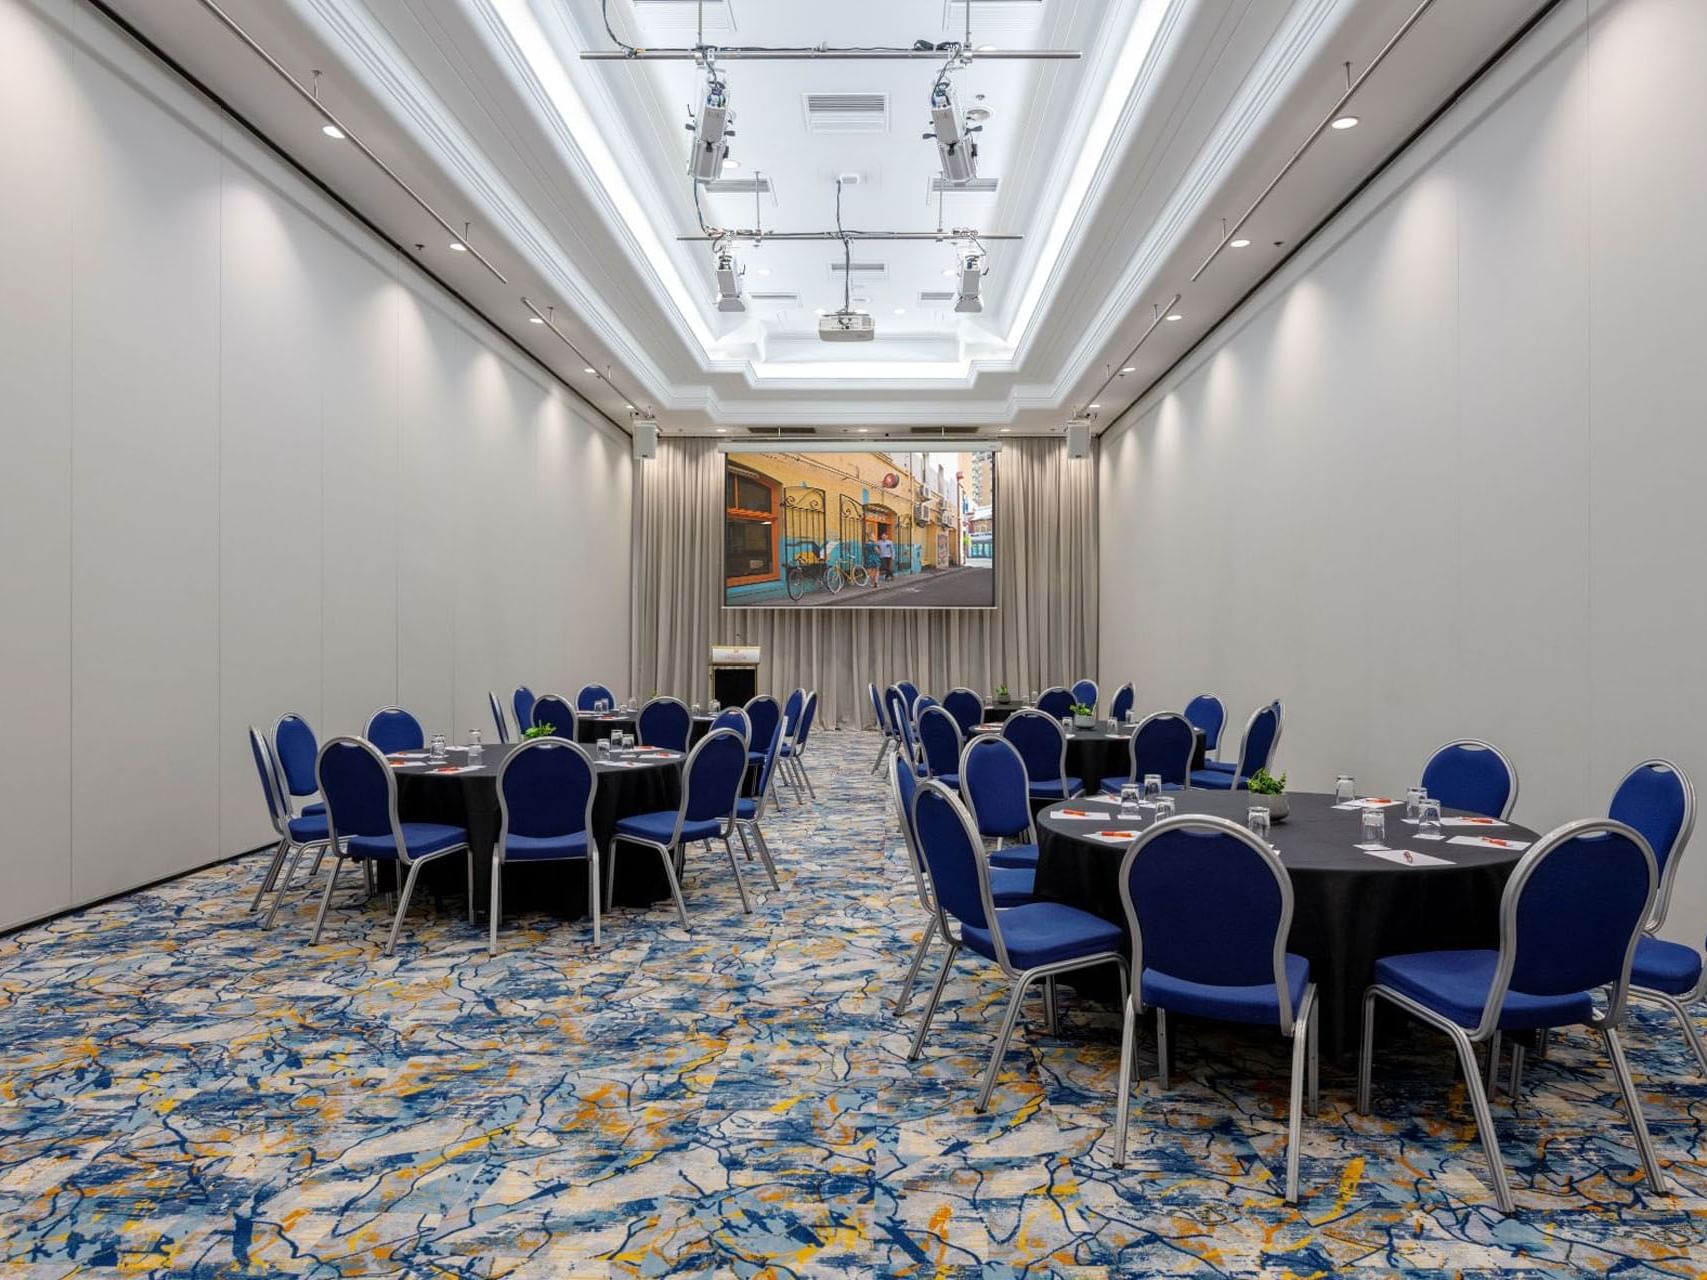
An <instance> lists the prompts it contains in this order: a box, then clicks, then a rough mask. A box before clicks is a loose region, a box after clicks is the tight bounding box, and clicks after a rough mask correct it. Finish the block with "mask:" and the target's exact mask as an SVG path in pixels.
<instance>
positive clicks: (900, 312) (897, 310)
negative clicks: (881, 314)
mask: <svg viewBox="0 0 1707 1280" xmlns="http://www.w3.org/2000/svg"><path fill="white" fill-rule="evenodd" d="M895 314H896V315H898V316H904V315H906V314H907V308H905V307H896V308H895Z"/></svg>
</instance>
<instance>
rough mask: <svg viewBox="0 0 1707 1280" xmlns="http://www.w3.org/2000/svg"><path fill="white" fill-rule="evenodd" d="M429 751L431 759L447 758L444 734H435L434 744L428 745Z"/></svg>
mask: <svg viewBox="0 0 1707 1280" xmlns="http://www.w3.org/2000/svg"><path fill="white" fill-rule="evenodd" d="M427 751H428V754H429V758H430V759H433V760H443V759H444V758H445V736H444V734H442V733H435V734H434V735H433V740H432V742H430V743H428V744H427Z"/></svg>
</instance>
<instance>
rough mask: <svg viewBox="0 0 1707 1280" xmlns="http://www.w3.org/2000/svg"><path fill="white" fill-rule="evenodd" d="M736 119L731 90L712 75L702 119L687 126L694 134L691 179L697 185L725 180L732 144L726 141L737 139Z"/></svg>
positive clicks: (689, 172)
mask: <svg viewBox="0 0 1707 1280" xmlns="http://www.w3.org/2000/svg"><path fill="white" fill-rule="evenodd" d="M734 119H735V117H734V113H733V112H731V111H730V110H729V86H728V85H726V84H724V83H723V81H721V80H719V79H718V78H717V73H716V71H712V72H711V73H710V79H708V80H707V81H706V85H705V101H704V103H703V104H702V105H701V107H700V109H699V115H698V117H697V118H695V119H693V120H690V121H688V125H687V127H688V130H689V132H691V133H692V134H693V142H692V144H691V145H690V146H689V147H688V177H690V178H692V179H693V180H694V181H695V182H715V181H716V180H717V179H718V178H719V177H721V176H722V174H723V163H724V161H726V160H728V159H729V144H728V142H726V141H725V140H724V139H725V138H726V137H734V135H735V131H734V130H733V129H731V128H730V127H729V126H730V125H731V124H733V123H734Z"/></svg>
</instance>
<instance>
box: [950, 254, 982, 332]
mask: <svg viewBox="0 0 1707 1280" xmlns="http://www.w3.org/2000/svg"><path fill="white" fill-rule="evenodd" d="M984 271H985V267H984V255H983V253H981V252H980V251H979V250H978V249H977V248H976V247H972V246H969V247H967V248H966V249H964V250H962V251H961V253H960V256H959V258H958V259H957V260H956V262H955V277H956V279H957V281H958V284H957V285H956V288H955V299H954V309H955V310H956V311H958V312H960V313H961V314H963V315H964V314H968V313H977V312H980V311H982V310H983V309H984V300H983V299H982V298H981V297H980V296H979V294H980V292H981V291H982V290H983V287H984Z"/></svg>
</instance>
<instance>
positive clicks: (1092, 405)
mask: <svg viewBox="0 0 1707 1280" xmlns="http://www.w3.org/2000/svg"><path fill="white" fill-rule="evenodd" d="M1085 408H1087V409H1100V408H1102V406H1101V405H1100V404H1090V405H1086V406H1085Z"/></svg>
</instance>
